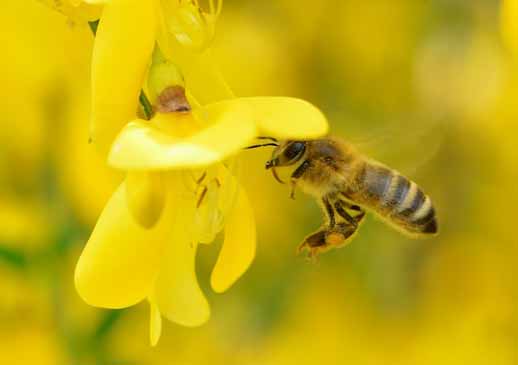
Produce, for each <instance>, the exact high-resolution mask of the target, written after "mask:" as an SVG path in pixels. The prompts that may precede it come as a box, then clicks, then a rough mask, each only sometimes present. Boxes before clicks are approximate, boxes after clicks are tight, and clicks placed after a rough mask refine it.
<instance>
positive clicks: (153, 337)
mask: <svg viewBox="0 0 518 365" xmlns="http://www.w3.org/2000/svg"><path fill="white" fill-rule="evenodd" d="M161 335H162V316H161V315H160V311H159V310H158V306H157V305H156V303H155V302H154V300H153V299H149V341H150V343H151V346H156V344H157V343H158V340H159V339H160V336H161Z"/></svg>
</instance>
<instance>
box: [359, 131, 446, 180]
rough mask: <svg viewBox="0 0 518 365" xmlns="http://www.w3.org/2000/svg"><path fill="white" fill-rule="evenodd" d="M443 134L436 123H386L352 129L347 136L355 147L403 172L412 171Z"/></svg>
mask: <svg viewBox="0 0 518 365" xmlns="http://www.w3.org/2000/svg"><path fill="white" fill-rule="evenodd" d="M443 138H444V134H443V129H442V128H441V126H440V125H439V124H437V123H435V124H434V123H429V124H416V123H408V122H400V123H387V124H385V125H383V126H379V127H377V128H373V129H370V130H369V132H367V133H365V132H362V131H360V130H358V131H356V133H354V132H353V134H352V135H351V137H350V138H349V140H350V141H351V142H352V143H353V144H354V145H355V146H356V147H357V148H358V150H359V151H360V152H361V153H362V154H364V155H366V156H368V157H370V158H372V159H374V160H377V161H379V162H381V163H383V164H385V165H387V166H389V167H391V168H394V169H396V170H398V171H400V172H401V173H402V174H403V175H407V176H412V175H415V174H416V173H417V172H418V170H419V169H420V168H423V167H425V165H427V164H428V163H429V162H430V161H431V160H432V159H433V158H434V157H435V156H436V154H437V153H438V151H439V150H440V148H441V145H442V141H443Z"/></svg>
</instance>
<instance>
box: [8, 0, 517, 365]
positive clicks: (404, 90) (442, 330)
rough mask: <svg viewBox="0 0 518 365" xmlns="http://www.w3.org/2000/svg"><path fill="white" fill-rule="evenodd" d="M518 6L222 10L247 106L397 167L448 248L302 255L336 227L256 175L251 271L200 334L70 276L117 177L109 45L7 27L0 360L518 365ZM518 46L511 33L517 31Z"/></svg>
mask: <svg viewBox="0 0 518 365" xmlns="http://www.w3.org/2000/svg"><path fill="white" fill-rule="evenodd" d="M517 7H518V5H516V1H513V0H504V1H503V2H502V3H500V2H498V1H427V2H422V1H413V0H375V1H359V0H345V1H336V0H335V1H333V0H322V1H309V0H279V1H271V2H270V1H259V0H239V1H237V0H228V1H225V4H224V8H223V12H222V14H221V17H220V19H219V20H218V24H217V29H216V38H215V39H214V43H213V53H214V56H215V58H216V60H217V62H218V64H219V66H220V68H221V71H222V73H223V75H224V76H225V79H226V80H227V81H228V83H229V84H230V85H231V87H232V89H233V90H234V91H235V93H236V94H237V95H238V96H252V95H286V96H293V97H300V98H304V99H306V100H308V101H310V102H312V103H313V104H315V105H318V106H319V107H320V109H321V110H323V111H324V113H325V114H326V115H327V116H328V117H329V120H330V124H331V131H332V133H333V134H336V135H339V136H342V137H343V138H350V139H351V140H352V141H356V140H358V146H359V148H360V149H362V144H361V142H366V143H365V145H366V147H365V148H366V149H365V150H366V151H368V153H369V154H372V155H373V157H375V158H377V159H379V160H380V161H381V162H384V163H387V164H390V165H391V167H393V168H396V169H400V170H401V172H402V173H403V174H407V175H408V176H409V177H411V178H412V179H413V180H414V181H416V182H418V183H419V185H420V186H421V187H423V189H424V190H425V191H426V192H427V193H428V194H429V195H430V196H431V197H432V198H433V200H434V203H435V205H436V210H437V214H438V219H439V224H440V234H439V235H438V236H437V237H434V238H431V239H426V240H410V239H408V238H405V237H403V236H401V235H400V234H399V233H397V232H395V231H393V230H392V229H391V228H390V227H388V226H386V225H384V224H383V223H382V222H381V221H380V220H378V219H376V218H373V217H369V218H368V219H367V221H366V222H365V224H363V225H362V227H361V230H360V232H359V234H358V236H357V237H356V238H355V240H354V242H352V243H351V244H350V245H348V246H347V247H345V248H342V249H339V250H333V251H330V252H328V253H326V254H324V255H322V256H320V257H319V260H318V262H316V263H311V262H307V260H305V259H304V258H303V257H300V256H296V255H295V249H296V247H297V245H298V244H299V243H300V241H301V240H302V239H303V238H304V237H305V236H306V235H307V234H308V233H310V232H312V231H313V230H314V229H316V228H317V227H319V226H320V224H321V219H322V218H321V213H320V211H319V208H318V206H317V204H316V203H315V202H314V201H313V200H312V199H311V198H309V197H307V196H304V195H303V194H302V193H299V194H297V199H296V200H291V199H289V194H290V191H289V189H288V188H287V187H286V186H282V185H279V184H278V183H277V182H276V181H275V180H274V179H273V178H272V177H271V175H270V174H268V171H265V170H264V162H265V161H266V160H267V159H268V158H269V156H270V153H271V152H270V150H267V149H266V150H262V149H258V150H252V151H246V152H244V154H243V160H244V161H243V162H244V163H242V166H241V175H242V181H243V184H244V187H245V188H246V190H247V192H248V194H249V196H250V199H251V201H252V204H253V207H254V209H255V214H256V220H257V231H258V248H257V254H256V256H257V257H256V259H255V261H254V263H253V264H252V267H251V268H250V269H249V271H248V272H247V273H246V274H245V275H244V276H243V277H242V278H241V279H240V280H239V282H238V283H237V284H236V285H235V287H233V288H232V289H230V290H229V292H228V293H227V294H226V295H224V296H219V295H218V294H214V293H211V292H210V291H209V290H207V289H208V288H209V286H210V283H209V277H210V270H211V268H212V265H213V262H214V261H215V257H216V254H217V251H218V250H217V248H215V247H210V246H202V247H200V248H199V252H198V257H197V260H198V265H197V271H198V272H197V274H198V277H199V280H200V285H201V287H202V289H203V290H204V291H205V292H206V293H208V296H209V298H208V299H209V301H210V302H211V303H212V313H213V314H212V318H211V320H210V321H209V322H208V323H207V324H206V325H204V326H202V327H199V328H184V327H181V326H177V325H175V324H171V323H169V322H167V323H164V327H163V330H162V333H163V339H162V340H161V342H160V343H159V344H158V346H157V347H156V348H152V347H150V346H149V342H148V320H149V318H148V308H147V307H146V305H145V304H141V305H139V306H137V309H136V310H131V311H129V310H113V311H111V310H100V309H94V308H91V307H89V306H88V305H87V304H85V303H84V302H82V301H81V300H80V298H79V297H78V295H77V293H76V292H75V290H74V287H73V271H74V265H75V263H76V261H77V259H78V257H79V254H80V252H81V249H82V247H83V246H84V244H85V242H86V240H87V239H88V237H89V234H90V233H91V230H92V228H93V225H94V223H95V221H96V219H97V218H98V216H99V214H100V212H101V210H102V208H103V207H104V205H105V204H106V201H107V200H108V198H109V197H110V195H111V194H112V192H113V191H114V190H115V187H116V186H117V185H118V184H119V182H120V181H121V179H122V176H121V175H120V173H118V172H116V171H114V170H112V169H110V168H109V167H108V166H107V165H106V163H105V161H104V158H103V157H101V156H100V155H99V154H98V153H96V152H95V151H94V148H93V147H92V146H91V145H90V144H88V121H89V117H90V100H89V98H90V59H91V52H92V45H93V36H92V34H91V32H90V29H89V27H88V25H87V23H85V22H84V20H83V19H77V18H76V19H68V18H67V17H65V16H64V15H62V14H60V13H58V12H54V11H52V10H51V9H49V7H47V6H45V5H44V4H43V3H42V2H39V1H36V0H25V1H6V2H4V7H3V11H2V12H1V14H0V23H1V24H2V31H1V32H0V41H1V43H2V45H3V57H1V58H0V69H1V70H2V71H1V74H0V75H1V79H0V80H1V81H2V88H1V90H0V95H1V97H0V110H1V111H2V116H1V117H0V126H1V128H0V293H1V294H0V319H1V322H0V363H1V364H12V365H18V364H20V365H22V364H23V365H26V364H43V365H46V364H49V365H50V364H53V365H54V364H58V365H59V364H88V365H90V364H128V365H129V364H139V365H141V364H153V365H154V364H157V365H160V364H164V365H169V364H185V365H196V364H207V363H210V364H267V365H289V364H308V365H309V364H315V363H329V364H398V365H399V364H468V363H469V364H484V365H485V364H502V365H508V364H509V365H512V364H516V363H517V361H518V293H517V286H516V278H517V275H518V269H517V264H516V260H517V257H518V244H517V238H516V232H515V230H514V228H515V227H514V224H515V216H516V212H515V210H516V206H517V204H518V198H517V197H516V187H515V183H516V181H517V179H518V148H517V146H516V139H517V138H518V103H517V100H518V62H517V60H516V54H518V52H517V49H516V44H517V42H518V41H517V39H518V33H517V32H515V29H518V12H517V11H516V8H517ZM515 33H516V34H515Z"/></svg>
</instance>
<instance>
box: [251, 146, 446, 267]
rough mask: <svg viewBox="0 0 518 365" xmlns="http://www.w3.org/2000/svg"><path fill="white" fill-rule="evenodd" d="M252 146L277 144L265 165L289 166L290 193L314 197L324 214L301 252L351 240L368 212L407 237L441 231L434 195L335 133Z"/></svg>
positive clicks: (341, 244) (271, 167)
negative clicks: (334, 135)
mask: <svg viewBox="0 0 518 365" xmlns="http://www.w3.org/2000/svg"><path fill="white" fill-rule="evenodd" d="M262 139H269V140H271V141H272V143H266V144H263V145H255V146H250V148H255V147H259V146H265V145H267V146H275V149H274V151H273V153H272V157H271V159H270V160H269V161H267V162H266V169H269V170H271V171H272V173H273V175H274V177H275V178H276V179H277V180H278V181H279V182H281V183H283V181H282V180H281V179H280V178H279V176H278V174H277V170H276V169H278V168H284V167H291V168H293V169H294V170H293V172H292V173H291V177H290V184H291V187H292V192H291V196H292V198H293V197H294V192H295V189H296V188H300V189H301V190H302V191H303V192H305V193H307V194H310V195H312V196H313V197H315V198H316V199H317V200H318V202H319V203H320V205H321V207H322V210H323V212H324V215H325V222H324V224H323V225H322V226H321V227H320V228H319V229H318V230H317V231H316V232H314V233H312V234H310V235H309V236H307V237H306V238H305V239H304V241H303V242H302V244H301V245H300V246H299V251H302V250H304V249H308V250H309V256H310V257H311V256H315V255H317V254H319V253H320V252H324V251H326V250H328V249H330V248H334V247H340V246H344V245H346V244H347V243H349V242H350V241H351V239H352V237H353V235H354V234H355V233H356V232H357V230H358V227H359V226H360V224H361V223H362V222H363V220H364V218H365V212H366V211H370V212H373V213H375V214H376V215H377V216H379V217H380V218H381V219H382V220H384V221H385V222H386V223H388V224H389V225H390V226H392V227H393V228H395V229H397V230H399V231H400V232H402V233H403V234H406V235H407V236H410V237H414V238H418V237H423V236H429V235H434V234H436V233H437V231H438V227H437V220H436V216H435V210H434V207H433V205H432V201H431V200H430V198H429V197H428V196H427V195H426V194H425V193H424V192H423V191H422V190H421V188H420V187H419V186H417V184H416V183H414V182H413V181H410V180H409V179H407V178H406V177H404V176H403V175H401V174H400V173H398V172H397V171H395V170H393V169H390V168H388V167H386V166H384V165H382V164H381V163H379V162H377V161H374V160H372V159H370V158H368V157H366V156H364V155H362V154H361V153H360V152H358V151H357V150H356V149H355V148H354V146H353V145H351V144H349V143H347V142H345V141H344V140H342V139H339V138H336V137H327V138H323V139H317V140H311V141H283V142H277V141H276V140H275V139H274V138H270V137H262Z"/></svg>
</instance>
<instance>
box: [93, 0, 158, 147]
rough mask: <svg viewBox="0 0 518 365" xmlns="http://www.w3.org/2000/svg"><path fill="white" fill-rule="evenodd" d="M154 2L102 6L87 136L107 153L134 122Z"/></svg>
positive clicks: (115, 1) (129, 0)
mask: <svg viewBox="0 0 518 365" xmlns="http://www.w3.org/2000/svg"><path fill="white" fill-rule="evenodd" d="M154 4H155V2H154V1H142V0H112V1H110V2H108V3H107V4H106V5H104V12H103V16H102V18H101V21H100V23H99V28H98V30H97V35H96V39H95V43H94V50H93V55H92V119H91V126H90V128H91V138H92V140H93V141H94V142H95V143H97V144H98V145H99V147H100V148H101V150H102V151H105V152H107V151H108V150H109V147H110V145H111V144H112V142H113V139H114V138H115V136H116V135H117V133H119V131H120V130H121V129H122V127H123V126H124V125H125V124H126V123H127V122H128V121H130V120H132V119H134V118H135V114H136V111H137V107H138V97H139V93H140V89H141V87H142V83H143V80H144V76H145V73H146V69H147V67H148V63H149V60H150V57H151V53H152V51H153V47H154V44H155V35H156V27H157V19H156V12H155V5H154Z"/></svg>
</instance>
